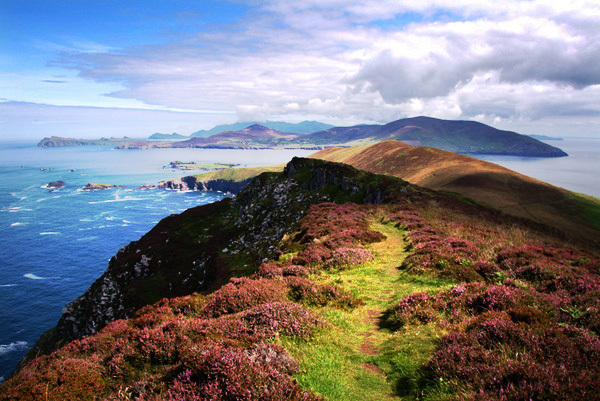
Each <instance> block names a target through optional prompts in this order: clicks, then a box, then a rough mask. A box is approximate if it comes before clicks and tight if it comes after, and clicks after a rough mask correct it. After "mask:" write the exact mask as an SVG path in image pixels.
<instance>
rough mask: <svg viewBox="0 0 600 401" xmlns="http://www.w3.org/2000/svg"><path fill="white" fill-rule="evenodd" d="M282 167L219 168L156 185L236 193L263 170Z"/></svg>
mask: <svg viewBox="0 0 600 401" xmlns="http://www.w3.org/2000/svg"><path fill="white" fill-rule="evenodd" d="M283 168H284V166H283V165H276V166H267V167H239V168H228V169H221V170H218V171H209V172H207V173H202V174H196V175H192V176H186V177H181V178H178V179H174V180H166V181H161V182H160V183H159V184H158V186H159V187H160V188H166V189H173V190H178V191H188V190H191V191H221V192H225V193H227V192H229V193H232V194H237V193H238V192H240V191H241V190H242V189H243V188H244V187H245V186H246V185H247V184H248V183H249V182H250V181H252V180H253V179H254V177H256V176H257V175H259V174H262V173H265V172H280V171H283Z"/></svg>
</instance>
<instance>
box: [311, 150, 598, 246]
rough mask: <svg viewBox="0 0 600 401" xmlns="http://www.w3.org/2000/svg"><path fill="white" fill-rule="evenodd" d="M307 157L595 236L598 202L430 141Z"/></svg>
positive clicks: (592, 240)
mask: <svg viewBox="0 0 600 401" xmlns="http://www.w3.org/2000/svg"><path fill="white" fill-rule="evenodd" d="M311 157H314V158H318V159H323V160H329V161H335V162H341V163H347V164H350V165H352V166H354V167H356V168H359V169H363V170H367V171H371V172H373V173H377V174H386V175H391V176H395V177H400V178H403V179H405V180H407V181H409V182H411V183H413V184H416V185H420V186H424V187H427V188H431V189H435V190H441V191H450V192H455V193H458V194H461V195H463V196H466V197H467V198H470V199H473V200H475V201H477V202H479V203H482V204H485V205H489V206H491V207H493V208H496V209H498V210H501V211H503V212H505V213H508V214H511V215H514V216H519V217H524V218H528V219H532V220H534V221H537V222H540V223H543V224H546V225H549V226H552V227H555V228H557V229H559V230H561V231H564V232H567V233H569V234H570V236H573V237H577V238H580V239H584V238H587V239H589V240H590V246H594V244H597V242H595V241H600V202H598V200H595V199H593V198H589V197H585V196H581V195H578V194H575V193H572V192H570V191H567V190H565V189H562V188H558V187H555V186H552V185H550V184H547V183H544V182H542V181H539V180H536V179H534V178H531V177H527V176H525V175H522V174H519V173H517V172H514V171H511V170H509V169H506V168H504V167H501V166H498V165H495V164H493V163H489V162H485V161H482V160H478V159H475V158H472V157H469V156H465V155H459V154H456V153H452V152H447V151H443V150H439V149H434V148H429V147H415V146H410V145H407V144H405V143H402V142H398V141H384V142H380V143H377V144H374V145H366V146H361V147H354V148H330V149H325V150H322V151H320V152H317V153H315V154H314V155H311Z"/></svg>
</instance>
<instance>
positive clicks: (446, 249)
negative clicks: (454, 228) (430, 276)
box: [401, 238, 482, 281]
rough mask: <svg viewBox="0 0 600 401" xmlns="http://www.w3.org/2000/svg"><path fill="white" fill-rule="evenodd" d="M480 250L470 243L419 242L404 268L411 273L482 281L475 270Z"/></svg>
mask: <svg viewBox="0 0 600 401" xmlns="http://www.w3.org/2000/svg"><path fill="white" fill-rule="evenodd" d="M478 257H479V249H478V248H477V247H476V246H475V244H473V243H472V242H470V241H466V240H463V239H460V238H445V239H442V240H431V241H427V242H419V243H417V244H416V245H414V252H413V253H412V254H411V255H409V256H408V257H407V258H406V259H405V260H404V262H403V264H402V266H401V267H402V268H403V269H406V270H408V271H410V272H414V273H419V272H433V273H435V274H440V275H442V276H445V277H452V278H455V279H460V280H464V281H477V280H481V278H482V277H481V276H480V275H479V274H478V273H477V272H476V271H475V269H474V268H473V264H474V260H477V258H478Z"/></svg>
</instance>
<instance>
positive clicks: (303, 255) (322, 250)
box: [292, 243, 331, 267]
mask: <svg viewBox="0 0 600 401" xmlns="http://www.w3.org/2000/svg"><path fill="white" fill-rule="evenodd" d="M330 258H331V250H330V249H328V248H327V247H326V246H325V245H323V244H318V243H317V244H311V245H310V246H308V247H306V248H305V249H304V250H302V251H300V252H299V253H298V255H296V256H294V258H293V259H292V262H293V263H295V264H298V265H303V266H312V267H316V266H320V265H322V264H323V263H324V262H325V261H327V260H329V259H330Z"/></svg>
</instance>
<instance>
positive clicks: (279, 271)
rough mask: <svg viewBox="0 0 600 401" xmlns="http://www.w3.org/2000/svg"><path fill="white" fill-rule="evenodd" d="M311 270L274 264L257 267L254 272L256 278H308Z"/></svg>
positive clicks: (297, 266) (303, 267)
mask: <svg viewBox="0 0 600 401" xmlns="http://www.w3.org/2000/svg"><path fill="white" fill-rule="evenodd" d="M310 273H312V270H311V269H309V268H307V267H305V266H300V265H289V264H282V263H276V262H268V263H263V264H261V265H260V266H259V267H258V270H257V272H256V276H257V277H264V278H274V277H289V276H295V277H308V275H309V274H310Z"/></svg>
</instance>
